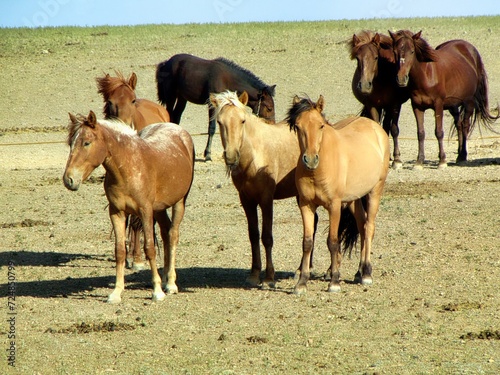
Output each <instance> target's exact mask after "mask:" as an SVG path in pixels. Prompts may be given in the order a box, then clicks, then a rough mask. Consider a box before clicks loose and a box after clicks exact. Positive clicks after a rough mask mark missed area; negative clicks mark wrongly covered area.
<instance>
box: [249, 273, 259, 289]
mask: <svg viewBox="0 0 500 375" xmlns="http://www.w3.org/2000/svg"><path fill="white" fill-rule="evenodd" d="M245 283H246V284H248V285H249V286H251V287H256V286H259V283H260V280H259V277H258V276H252V275H250V276H248V277H247V279H246V280H245Z"/></svg>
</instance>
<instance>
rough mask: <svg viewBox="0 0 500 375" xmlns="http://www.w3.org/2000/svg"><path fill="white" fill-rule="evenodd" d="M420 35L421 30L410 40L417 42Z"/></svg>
mask: <svg viewBox="0 0 500 375" xmlns="http://www.w3.org/2000/svg"><path fill="white" fill-rule="evenodd" d="M420 35H422V30H420V31H419V32H418V33H416V34H413V36H412V38H413V40H418V39H420Z"/></svg>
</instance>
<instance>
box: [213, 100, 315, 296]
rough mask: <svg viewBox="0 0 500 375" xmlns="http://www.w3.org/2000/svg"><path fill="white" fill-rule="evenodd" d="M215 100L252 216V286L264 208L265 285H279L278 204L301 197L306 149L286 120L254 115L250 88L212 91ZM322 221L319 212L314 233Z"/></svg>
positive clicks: (233, 170)
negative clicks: (298, 180)
mask: <svg viewBox="0 0 500 375" xmlns="http://www.w3.org/2000/svg"><path fill="white" fill-rule="evenodd" d="M210 103H211V106H212V108H213V109H214V114H215V116H216V120H217V123H218V124H219V127H220V136H221V141H222V145H223V147H224V161H225V162H226V166H227V170H228V173H230V174H231V179H232V180H233V184H234V186H235V187H236V189H237V190H238V194H239V197H240V202H241V205H242V206H243V209H244V211H245V215H246V218H247V223H248V236H249V238H250V246H251V248H252V268H251V270H250V275H249V276H248V278H247V280H246V281H247V282H248V283H249V284H250V285H252V286H256V285H258V284H259V282H260V272H261V270H262V262H261V257H260V244H259V218H258V212H257V207H260V209H261V213H262V244H263V245H264V248H265V251H266V274H265V277H264V280H263V281H262V284H261V285H262V288H263V289H267V288H273V287H274V265H273V260H272V250H273V245H274V241H273V202H274V200H277V199H285V198H291V197H297V195H298V193H297V187H296V186H295V178H294V176H295V167H296V166H297V160H298V158H299V153H300V149H299V144H298V142H297V137H296V136H295V135H294V134H293V133H291V132H290V130H289V128H288V124H287V123H286V122H280V123H278V124H275V125H272V124H266V123H265V122H264V120H263V119H261V118H259V117H257V116H255V115H254V114H252V113H250V111H249V108H248V107H247V106H246V104H247V103H248V95H247V93H246V92H245V91H244V92H243V93H242V94H241V95H240V96H239V97H238V95H237V94H236V92H229V91H226V92H223V93H218V94H211V95H210ZM317 222H318V217H317V216H315V230H314V231H316V226H317Z"/></svg>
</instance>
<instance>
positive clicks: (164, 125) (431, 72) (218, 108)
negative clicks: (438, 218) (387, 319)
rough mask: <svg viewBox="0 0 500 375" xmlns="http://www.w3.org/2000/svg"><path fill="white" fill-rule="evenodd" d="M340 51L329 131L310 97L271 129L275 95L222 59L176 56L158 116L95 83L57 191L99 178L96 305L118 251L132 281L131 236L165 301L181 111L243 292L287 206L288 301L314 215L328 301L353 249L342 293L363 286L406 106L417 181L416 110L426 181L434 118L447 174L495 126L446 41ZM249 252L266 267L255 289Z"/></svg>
mask: <svg viewBox="0 0 500 375" xmlns="http://www.w3.org/2000/svg"><path fill="white" fill-rule="evenodd" d="M348 48H349V53H350V55H351V58H352V59H356V60H357V67H356V70H355V72H354V76H353V80H352V91H353V93H354V95H355V97H356V98H357V99H358V100H359V101H360V102H361V103H362V104H363V109H362V110H361V113H360V116H357V117H350V118H347V119H344V120H341V121H339V122H337V123H335V124H331V123H329V122H328V120H327V119H326V117H325V115H324V113H323V110H324V103H325V100H324V98H323V96H320V97H319V99H318V100H317V101H316V102H314V101H312V100H311V99H310V98H309V97H307V96H304V97H298V96H295V97H294V98H293V101H292V103H291V105H290V107H289V109H288V112H287V116H286V118H285V119H283V120H282V121H281V122H278V123H276V122H275V109H274V99H273V97H274V95H275V85H267V84H265V83H264V82H263V81H262V80H261V79H259V78H258V77H257V76H255V75H254V74H253V73H252V72H250V71H249V70H247V69H244V68H242V67H240V66H239V65H237V64H235V63H234V62H232V61H230V60H227V59H224V58H217V59H214V60H205V59H202V58H199V57H196V56H192V55H187V54H179V55H175V56H173V57H172V58H170V59H169V60H167V61H164V62H161V63H160V64H158V66H157V71H156V83H157V93H158V101H159V102H160V103H161V105H160V104H158V103H156V102H153V101H150V100H147V99H139V98H137V97H136V94H135V88H136V85H137V76H136V75H135V73H132V74H131V76H130V77H129V78H125V77H124V76H123V75H122V74H121V73H119V72H117V73H116V75H117V76H116V77H112V76H110V75H109V74H106V75H105V76H104V77H100V78H97V86H98V92H99V93H100V94H102V96H103V99H104V110H103V112H104V117H105V118H104V119H99V120H98V119H97V117H96V115H95V113H94V112H92V111H90V112H89V114H88V115H87V116H83V115H73V114H70V123H69V126H68V129H69V131H68V145H69V146H70V153H69V157H68V161H67V164H66V169H65V172H64V175H63V182H64V185H65V186H66V187H67V188H68V189H70V190H77V189H78V188H79V187H80V185H81V183H82V182H83V181H85V180H86V179H87V177H88V176H89V175H90V173H91V172H92V171H93V170H94V169H95V168H97V167H98V166H100V165H102V166H103V167H104V169H105V171H106V175H105V179H104V189H105V193H106V197H107V199H108V201H109V216H110V219H111V223H112V226H113V230H114V235H115V259H116V283H115V289H114V290H113V292H112V293H111V294H110V295H109V297H108V302H110V303H119V302H120V301H121V295H122V292H123V290H124V288H125V285H124V272H125V271H124V270H125V267H126V265H127V261H128V259H127V257H128V254H127V242H128V248H129V253H132V254H133V261H132V263H131V264H130V267H132V268H134V269H142V267H143V262H142V258H141V252H140V238H141V232H143V234H144V241H143V242H144V252H145V254H146V259H147V260H148V261H149V266H150V268H151V271H152V284H153V296H152V298H153V300H154V301H160V300H163V299H164V298H165V292H167V293H177V292H178V287H177V285H176V271H175V254H176V247H177V245H178V241H179V226H180V223H181V221H182V218H183V216H184V211H185V202H186V199H187V197H188V194H189V191H190V189H191V185H192V183H193V176H194V163H195V151H194V146H193V141H192V138H191V136H190V134H189V133H188V132H187V131H186V130H185V129H183V128H181V126H180V125H179V124H180V120H181V115H182V112H183V111H184V109H185V106H186V104H187V102H192V103H196V104H208V108H209V126H208V141H207V145H206V148H205V151H204V156H205V159H206V160H210V159H211V143H212V138H213V135H214V133H215V129H216V124H218V125H219V129H220V136H221V141H222V145H223V149H224V153H223V157H224V161H225V164H226V167H227V172H228V174H229V175H230V176H231V178H232V181H233V184H234V186H235V187H236V189H237V191H238V194H239V199H240V202H241V205H242V207H243V210H244V212H245V215H246V218H247V225H248V235H249V239H250V245H251V253H252V265H251V269H250V275H249V276H248V278H247V282H248V283H249V284H251V285H254V286H257V285H261V287H262V288H273V287H274V277H275V271H274V266H273V261H272V247H273V234H272V227H273V202H274V200H277V199H285V198H291V197H295V198H296V200H297V204H298V207H299V210H300V213H301V217H302V222H303V241H302V250H303V251H302V260H301V262H300V265H299V267H298V269H297V272H296V279H297V283H296V285H295V288H294V292H295V293H296V294H302V293H304V292H305V291H306V284H307V281H308V279H309V277H310V269H311V267H312V255H313V249H314V241H315V234H316V229H317V225H318V216H317V213H316V210H317V208H318V207H320V206H322V207H324V208H325V209H326V210H327V212H328V217H329V229H328V236H327V246H328V249H329V251H330V254H331V264H330V267H329V269H328V271H327V278H329V279H330V283H329V286H328V291H330V292H338V291H339V290H340V271H339V269H340V264H341V259H342V254H343V252H345V251H351V250H352V249H353V248H354V246H355V245H356V243H357V241H358V239H359V240H360V250H361V253H360V261H359V268H358V271H357V273H356V275H355V276H354V280H355V282H358V283H361V284H365V285H368V284H371V283H372V275H371V273H372V266H371V262H370V253H371V246H372V241H373V237H374V232H375V218H376V215H377V212H378V209H379V205H380V200H381V197H382V193H383V189H384V184H385V180H386V177H387V174H388V172H389V168H390V146H389V137H388V135H389V134H390V135H391V136H392V138H393V142H394V143H393V154H392V160H393V161H392V167H393V168H399V167H400V166H401V165H402V161H401V155H400V151H399V145H398V134H399V127H398V120H399V115H400V111H401V106H402V105H403V104H404V103H405V102H406V101H408V100H411V105H412V108H413V111H414V114H415V118H416V121H417V128H418V140H419V151H418V157H417V161H416V164H415V167H416V168H421V167H422V165H423V162H424V148H423V146H424V143H423V142H424V138H425V132H424V127H423V114H424V111H425V110H426V109H429V108H432V109H433V110H434V112H435V118H436V123H435V126H436V127H435V129H436V130H435V135H436V137H437V139H438V143H439V168H443V167H445V166H446V163H447V162H446V155H445V152H444V149H443V137H444V131H443V110H445V109H446V110H448V111H449V112H450V113H451V115H452V116H453V119H454V126H455V129H456V131H457V134H458V138H459V149H458V157H457V162H460V161H465V160H467V148H466V144H467V142H466V141H467V138H468V136H469V134H470V132H471V131H472V130H473V128H474V125H475V124H476V123H479V124H483V125H485V126H486V127H488V128H489V129H491V130H493V131H495V130H494V129H493V127H492V125H493V123H494V122H495V120H497V119H498V118H499V116H498V115H497V116H493V115H492V114H491V113H490V112H489V109H488V108H489V107H488V96H487V78H486V72H485V70H484V66H483V63H482V61H481V57H480V55H479V53H478V51H477V50H476V49H475V48H474V47H473V46H472V45H471V44H470V43H468V42H466V41H463V40H453V41H448V42H446V43H443V44H441V45H439V46H438V47H436V48H435V49H434V48H432V47H431V46H430V45H429V44H428V43H427V42H426V41H425V40H424V39H423V38H422V37H421V32H418V33H416V34H414V33H412V32H410V31H407V30H401V31H398V32H395V33H392V32H389V35H388V36H387V35H383V34H380V33H375V32H371V31H362V32H360V33H358V34H354V35H353V37H352V40H349V42H348ZM380 123H382V126H380V125H379V124H380ZM258 207H259V208H260V210H261V214H262V234H260V230H259V220H258V211H257V210H258ZM169 208H171V215H170V216H169V215H168V213H167V209H169ZM155 223H157V224H158V226H159V228H160V235H161V238H162V242H163V247H164V254H165V256H164V272H163V276H162V277H160V275H159V272H158V269H157V264H156V248H155V233H154V227H155ZM127 225H128V226H129V238H128V239H127V233H126V232H127ZM260 241H262V244H263V246H264V249H265V254H266V267H265V275H264V278H263V279H262V280H261V271H262V268H263V267H262V261H261V255H260Z"/></svg>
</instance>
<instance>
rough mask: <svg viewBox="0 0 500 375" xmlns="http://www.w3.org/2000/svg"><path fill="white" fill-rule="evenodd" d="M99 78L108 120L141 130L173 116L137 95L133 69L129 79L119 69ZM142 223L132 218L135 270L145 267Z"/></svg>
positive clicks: (129, 263)
mask: <svg viewBox="0 0 500 375" xmlns="http://www.w3.org/2000/svg"><path fill="white" fill-rule="evenodd" d="M96 81H97V88H98V92H99V94H101V95H102V96H103V99H104V109H103V113H104V116H105V118H106V119H108V120H109V119H113V118H118V119H120V120H121V121H123V122H124V123H125V124H127V125H129V126H131V127H132V128H133V129H136V130H138V131H139V130H141V129H143V128H145V127H146V126H147V125H150V124H156V123H159V122H170V116H169V114H168V112H167V110H166V109H165V108H164V107H163V106H161V105H159V104H158V103H155V102H152V101H151V100H147V99H138V98H137V97H136V94H135V88H136V86H137V75H136V74H135V73H134V72H132V74H131V75H130V77H129V78H128V79H126V78H125V77H124V76H123V74H122V73H121V72H116V77H112V76H110V75H109V74H106V75H105V76H104V77H98V78H96ZM140 224H141V223H140V220H138V219H137V217H131V218H130V227H129V251H128V254H132V256H133V258H132V259H131V260H129V259H128V258H127V267H129V268H132V269H134V270H136V271H139V270H142V269H144V267H145V265H144V262H143V260H142V256H141V249H140V234H141V225H140Z"/></svg>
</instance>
